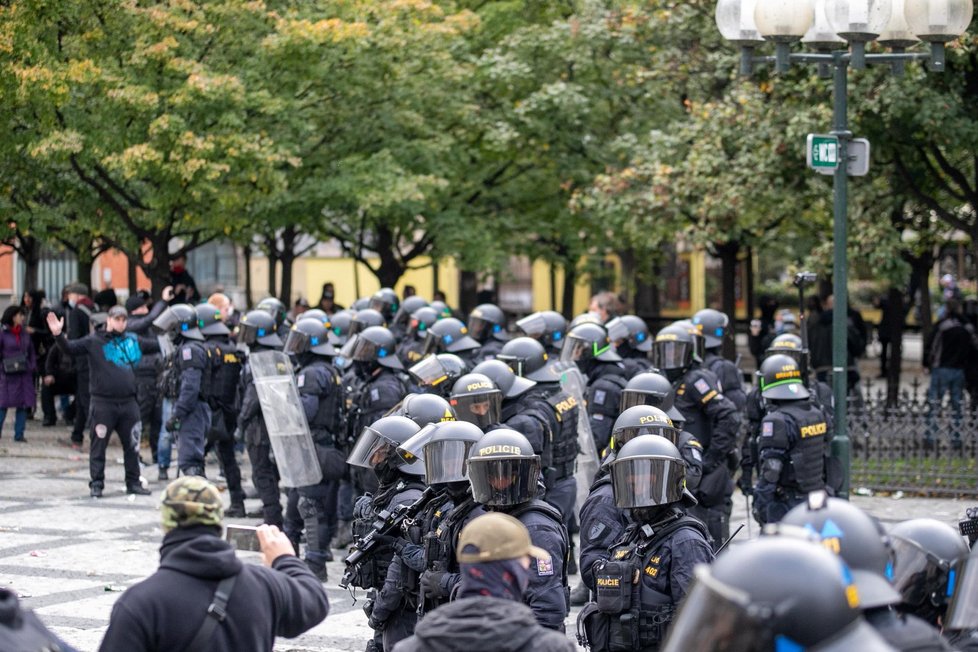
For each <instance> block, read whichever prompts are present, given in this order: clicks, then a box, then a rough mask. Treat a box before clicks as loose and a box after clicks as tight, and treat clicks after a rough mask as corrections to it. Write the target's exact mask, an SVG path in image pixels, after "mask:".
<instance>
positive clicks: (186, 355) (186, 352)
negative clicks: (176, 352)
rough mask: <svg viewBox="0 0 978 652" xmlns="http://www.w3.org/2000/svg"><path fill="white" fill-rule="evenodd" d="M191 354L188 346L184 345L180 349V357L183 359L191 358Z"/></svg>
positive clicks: (192, 353) (192, 354)
mask: <svg viewBox="0 0 978 652" xmlns="http://www.w3.org/2000/svg"><path fill="white" fill-rule="evenodd" d="M193 356H194V352H193V351H191V350H190V347H189V346H185V347H183V348H182V349H180V357H181V358H183V359H184V360H190V359H191V358H193Z"/></svg>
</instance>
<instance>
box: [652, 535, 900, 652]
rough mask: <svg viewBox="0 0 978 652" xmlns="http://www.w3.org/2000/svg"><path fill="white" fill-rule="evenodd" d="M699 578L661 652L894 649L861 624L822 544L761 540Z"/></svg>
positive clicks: (851, 591) (846, 577)
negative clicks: (692, 651)
mask: <svg viewBox="0 0 978 652" xmlns="http://www.w3.org/2000/svg"><path fill="white" fill-rule="evenodd" d="M695 575H696V581H695V582H694V583H693V586H692V588H691V589H690V590H689V592H688V595H687V596H686V600H685V602H684V604H683V607H682V608H681V609H680V610H679V614H678V615H677V616H676V618H675V619H674V620H673V623H672V626H671V627H670V630H669V638H668V640H667V641H666V645H665V647H664V648H663V649H664V652H687V651H688V650H696V651H697V652H721V651H725V652H732V651H734V650H743V651H745V652H746V651H747V650H820V651H822V652H848V651H850V650H853V651H854V650H859V652H887V651H889V652H892V650H893V648H891V647H890V646H889V645H888V644H887V643H886V642H885V641H884V640H883V639H882V638H881V637H880V636H879V634H877V633H876V631H875V630H874V629H873V628H872V627H870V626H869V624H867V623H866V621H865V620H863V618H862V617H861V615H860V612H859V590H858V589H857V588H856V585H855V584H854V583H853V581H852V575H851V573H850V572H849V571H848V569H847V568H846V567H845V565H844V564H843V563H842V562H841V561H840V560H839V558H838V557H836V556H835V555H833V554H832V553H830V552H828V551H827V550H825V548H823V547H822V546H820V545H819V544H817V543H813V542H811V541H805V540H801V539H797V538H792V537H786V536H778V537H763V538H761V539H759V540H757V541H751V542H750V543H749V544H746V545H742V546H736V547H734V548H732V549H731V550H728V551H726V552H725V553H724V554H722V555H720V556H719V557H718V558H717V560H716V562H714V563H713V564H712V565H711V566H709V567H703V568H702V569H697V570H696V572H695Z"/></svg>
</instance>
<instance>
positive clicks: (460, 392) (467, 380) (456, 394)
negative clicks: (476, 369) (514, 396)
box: [451, 373, 503, 430]
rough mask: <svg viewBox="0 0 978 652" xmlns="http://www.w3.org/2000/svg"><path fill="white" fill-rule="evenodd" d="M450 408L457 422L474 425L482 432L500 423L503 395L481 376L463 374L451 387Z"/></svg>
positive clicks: (487, 379)
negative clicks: (466, 422)
mask: <svg viewBox="0 0 978 652" xmlns="http://www.w3.org/2000/svg"><path fill="white" fill-rule="evenodd" d="M451 404H452V407H453V408H455V414H456V416H457V417H458V419H459V421H468V422H469V423H474V424H475V425H477V426H479V427H480V428H482V429H483V430H485V429H486V428H488V427H489V426H491V425H493V424H497V423H499V422H500V421H501V416H502V411H503V393H502V392H501V391H499V388H498V387H496V384H495V383H493V382H492V380H490V379H489V377H488V376H484V375H483V374H476V373H471V374H465V375H464V376H462V377H461V378H459V379H458V380H456V381H455V385H454V386H453V387H452V398H451Z"/></svg>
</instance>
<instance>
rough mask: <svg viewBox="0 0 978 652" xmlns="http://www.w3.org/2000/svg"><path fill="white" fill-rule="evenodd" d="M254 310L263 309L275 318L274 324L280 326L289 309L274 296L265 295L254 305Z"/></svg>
mask: <svg viewBox="0 0 978 652" xmlns="http://www.w3.org/2000/svg"><path fill="white" fill-rule="evenodd" d="M255 310H264V311H265V312H267V313H268V314H269V315H271V316H272V318H273V319H275V325H276V326H281V325H282V324H284V323H285V319H286V317H287V316H288V314H289V309H288V308H286V307H285V304H284V303H282V302H281V301H279V300H278V299H276V298H275V297H265V298H264V299H262V300H261V301H259V302H258V305H257V306H255Z"/></svg>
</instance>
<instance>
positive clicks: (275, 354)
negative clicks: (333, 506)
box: [248, 351, 323, 487]
mask: <svg viewBox="0 0 978 652" xmlns="http://www.w3.org/2000/svg"><path fill="white" fill-rule="evenodd" d="M248 361H249V363H250V365H251V373H252V376H253V377H254V379H255V389H256V390H257V391H258V400H259V402H260V403H261V412H262V417H264V419H265V427H266V428H268V436H269V439H271V442H272V452H273V453H274V454H275V464H276V466H278V473H279V476H280V477H281V479H282V484H283V485H284V486H286V487H305V486H307V485H313V484H318V483H319V482H320V481H321V480H322V479H323V472H322V469H321V468H320V466H319V458H318V456H317V455H316V447H315V445H314V444H313V441H312V433H310V432H309V423H308V422H307V421H306V413H305V410H303V409H302V402H301V401H300V400H299V390H298V389H297V388H296V385H295V378H294V376H293V373H292V363H290V362H289V357H288V356H287V355H285V354H284V353H282V352H281V351H260V352H258V353H252V354H251V355H250V356H249V358H248Z"/></svg>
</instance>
